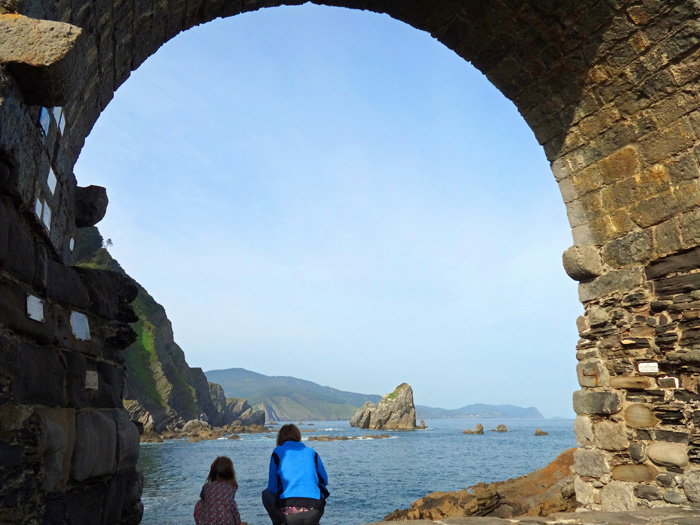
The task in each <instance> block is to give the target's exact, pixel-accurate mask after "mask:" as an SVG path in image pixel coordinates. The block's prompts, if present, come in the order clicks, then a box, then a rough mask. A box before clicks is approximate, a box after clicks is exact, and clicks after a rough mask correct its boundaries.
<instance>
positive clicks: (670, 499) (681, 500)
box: [664, 490, 688, 505]
mask: <svg viewBox="0 0 700 525" xmlns="http://www.w3.org/2000/svg"><path fill="white" fill-rule="evenodd" d="M664 501H665V502H666V503H671V504H673V505H685V504H686V503H688V498H686V496H685V494H683V493H682V492H680V491H678V490H667V491H666V492H665V493H664Z"/></svg>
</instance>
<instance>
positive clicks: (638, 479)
mask: <svg viewBox="0 0 700 525" xmlns="http://www.w3.org/2000/svg"><path fill="white" fill-rule="evenodd" d="M657 473H658V471H657V470H656V469H655V468H654V467H652V466H650V465H618V466H616V467H614V468H613V469H612V479H614V480H617V481H627V482H635V483H650V482H652V481H654V479H656V475H657Z"/></svg>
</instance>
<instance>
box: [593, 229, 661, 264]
mask: <svg viewBox="0 0 700 525" xmlns="http://www.w3.org/2000/svg"><path fill="white" fill-rule="evenodd" d="M653 248H654V245H653V239H652V232H651V230H644V231H641V232H632V233H630V234H628V235H625V236H624V237H621V238H619V239H615V240H614V241H610V242H609V243H608V244H606V245H605V246H604V247H603V260H604V261H605V263H606V264H607V265H609V266H611V267H612V268H621V267H623V266H628V265H631V264H639V263H644V262H646V261H648V260H649V259H650V258H651V256H652V254H653Z"/></svg>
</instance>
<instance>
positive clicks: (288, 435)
mask: <svg viewBox="0 0 700 525" xmlns="http://www.w3.org/2000/svg"><path fill="white" fill-rule="evenodd" d="M287 441H301V431H300V430H299V428H297V426H296V425H292V424H291V423H290V424H288V425H283V426H282V428H280V431H279V432H278V433H277V446H278V447H279V446H280V445H281V444H282V443H285V442H287Z"/></svg>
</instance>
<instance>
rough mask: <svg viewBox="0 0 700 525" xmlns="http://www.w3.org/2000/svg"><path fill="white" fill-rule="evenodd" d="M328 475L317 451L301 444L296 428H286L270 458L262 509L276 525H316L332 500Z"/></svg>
mask: <svg viewBox="0 0 700 525" xmlns="http://www.w3.org/2000/svg"><path fill="white" fill-rule="evenodd" d="M326 485H328V474H326V469H325V468H324V467H323V463H322V462H321V458H320V457H319V456H318V454H317V453H316V451H315V450H314V449H312V448H310V447H307V446H306V445H304V444H303V443H302V442H301V432H300V431H299V429H298V428H297V426H296V425H284V426H283V427H282V428H281V429H280V431H279V433H278V434H277V447H276V448H275V450H274V451H273V452H272V457H271V458H270V473H269V476H268V480H267V489H265V490H264V491H263V493H262V500H263V505H264V506H265V510H267V513H268V514H269V515H270V519H271V520H272V524H273V525H317V524H318V523H319V521H320V519H321V516H323V510H324V508H325V506H326V498H327V497H328V496H329V492H328V489H326Z"/></svg>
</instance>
